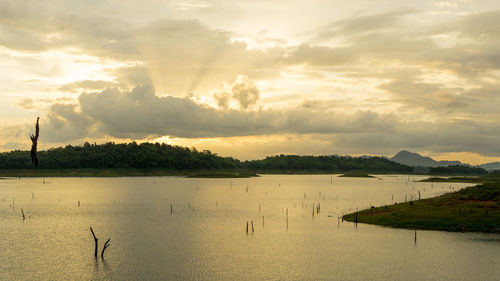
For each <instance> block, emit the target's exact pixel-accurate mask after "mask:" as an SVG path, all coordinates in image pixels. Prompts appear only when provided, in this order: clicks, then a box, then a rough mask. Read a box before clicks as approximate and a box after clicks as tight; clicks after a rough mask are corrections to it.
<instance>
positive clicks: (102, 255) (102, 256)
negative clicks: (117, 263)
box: [101, 238, 111, 260]
mask: <svg viewBox="0 0 500 281" xmlns="http://www.w3.org/2000/svg"><path fill="white" fill-rule="evenodd" d="M109 240H111V238H108V240H107V241H106V243H104V246H103V247H102V252H101V259H103V260H104V251H106V249H107V248H108V247H109Z"/></svg>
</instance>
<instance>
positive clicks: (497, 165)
mask: <svg viewBox="0 0 500 281" xmlns="http://www.w3.org/2000/svg"><path fill="white" fill-rule="evenodd" d="M476 167H478V168H483V169H485V170H487V171H494V170H500V162H491V163H486V164H481V165H477V166H476Z"/></svg>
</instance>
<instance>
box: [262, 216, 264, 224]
mask: <svg viewBox="0 0 500 281" xmlns="http://www.w3.org/2000/svg"><path fill="white" fill-rule="evenodd" d="M262 226H264V216H262Z"/></svg>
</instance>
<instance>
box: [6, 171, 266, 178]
mask: <svg viewBox="0 0 500 281" xmlns="http://www.w3.org/2000/svg"><path fill="white" fill-rule="evenodd" d="M144 176H185V177H197V178H249V177H256V176H257V174H255V173H253V172H249V171H246V170H244V171H239V170H185V171H177V170H154V169H29V170H0V177H144Z"/></svg>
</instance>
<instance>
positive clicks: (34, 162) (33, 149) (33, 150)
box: [30, 117, 40, 168]
mask: <svg viewBox="0 0 500 281" xmlns="http://www.w3.org/2000/svg"><path fill="white" fill-rule="evenodd" d="M39 120H40V117H37V118H36V125H35V135H33V134H30V139H31V142H32V145H31V154H30V155H31V164H32V165H33V167H35V168H38V156H37V154H36V150H37V144H38V136H39V135H40V126H39V125H38V121H39Z"/></svg>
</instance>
